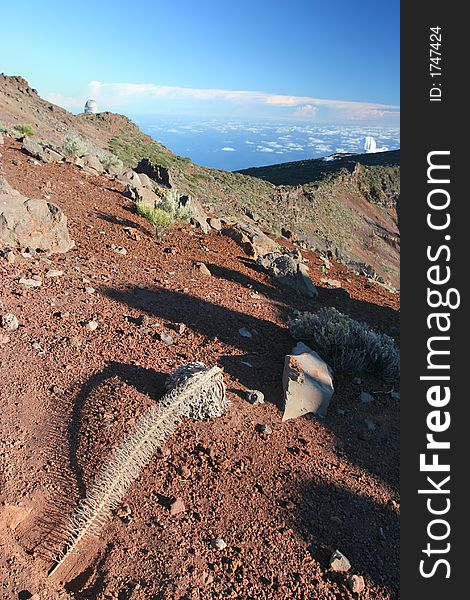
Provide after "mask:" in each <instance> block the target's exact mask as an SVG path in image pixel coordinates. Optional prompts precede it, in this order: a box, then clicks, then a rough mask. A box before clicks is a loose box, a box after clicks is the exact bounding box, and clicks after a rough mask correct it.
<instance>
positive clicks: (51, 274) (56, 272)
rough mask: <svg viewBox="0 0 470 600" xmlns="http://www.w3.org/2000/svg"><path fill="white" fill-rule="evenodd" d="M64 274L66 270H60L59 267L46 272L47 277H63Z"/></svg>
mask: <svg viewBox="0 0 470 600" xmlns="http://www.w3.org/2000/svg"><path fill="white" fill-rule="evenodd" d="M63 274H64V272H63V271H59V270H58V269H49V271H47V272H46V277H61V275H63Z"/></svg>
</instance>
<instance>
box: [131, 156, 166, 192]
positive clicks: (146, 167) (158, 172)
mask: <svg viewBox="0 0 470 600" xmlns="http://www.w3.org/2000/svg"><path fill="white" fill-rule="evenodd" d="M135 171H136V172H137V173H139V174H140V173H144V174H145V175H147V176H148V177H150V179H152V180H153V181H155V183H158V184H159V185H163V186H164V187H166V188H171V187H172V184H171V175H170V171H169V170H168V169H167V168H166V167H162V166H161V165H157V164H156V163H153V162H152V161H151V160H150V159H149V158H143V159H142V160H141V161H140V162H139V164H138V165H137V166H136V168H135Z"/></svg>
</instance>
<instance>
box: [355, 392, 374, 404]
mask: <svg viewBox="0 0 470 600" xmlns="http://www.w3.org/2000/svg"><path fill="white" fill-rule="evenodd" d="M374 399H375V398H374V396H372V395H371V394H369V393H368V392H361V393H360V395H359V400H360V401H361V402H363V403H364V404H369V402H373V401H374Z"/></svg>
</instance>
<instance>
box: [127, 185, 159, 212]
mask: <svg viewBox="0 0 470 600" xmlns="http://www.w3.org/2000/svg"><path fill="white" fill-rule="evenodd" d="M124 196H126V198H130V199H131V200H134V202H141V203H142V204H145V206H148V207H150V208H156V207H157V206H158V205H159V204H160V202H161V198H160V196H158V195H157V194H156V193H155V192H154V191H152V190H150V189H148V188H146V187H144V186H143V185H131V184H127V186H126V189H125V190H124Z"/></svg>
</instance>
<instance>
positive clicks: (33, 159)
mask: <svg viewBox="0 0 470 600" xmlns="http://www.w3.org/2000/svg"><path fill="white" fill-rule="evenodd" d="M28 163H29V164H30V165H33V167H37V166H38V165H39V161H38V160H36V159H35V158H28Z"/></svg>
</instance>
